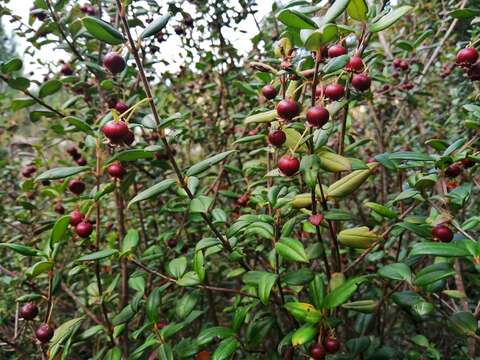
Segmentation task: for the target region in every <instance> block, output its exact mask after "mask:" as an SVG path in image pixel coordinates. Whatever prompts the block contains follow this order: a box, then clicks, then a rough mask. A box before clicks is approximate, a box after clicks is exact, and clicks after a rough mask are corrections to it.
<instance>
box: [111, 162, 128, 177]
mask: <svg viewBox="0 0 480 360" xmlns="http://www.w3.org/2000/svg"><path fill="white" fill-rule="evenodd" d="M107 172H108V174H109V175H110V176H111V177H113V178H115V179H121V178H122V176H123V175H124V174H125V170H124V168H123V166H122V164H121V163H119V162H116V163H114V164H112V165H110V166H109V167H108V168H107Z"/></svg>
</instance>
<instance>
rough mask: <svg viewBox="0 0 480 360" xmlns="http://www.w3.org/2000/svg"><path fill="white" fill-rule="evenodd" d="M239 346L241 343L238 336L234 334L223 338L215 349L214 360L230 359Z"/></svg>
mask: <svg viewBox="0 0 480 360" xmlns="http://www.w3.org/2000/svg"><path fill="white" fill-rule="evenodd" d="M239 347H240V343H239V342H238V340H237V338H235V337H233V336H232V337H228V338H226V339H223V340H222V341H221V342H220V344H218V347H217V348H216V349H215V352H214V353H213V355H212V360H225V359H228V358H229V357H230V356H231V355H232V354H233V353H234V352H235V351H236V350H237V349H238V348H239Z"/></svg>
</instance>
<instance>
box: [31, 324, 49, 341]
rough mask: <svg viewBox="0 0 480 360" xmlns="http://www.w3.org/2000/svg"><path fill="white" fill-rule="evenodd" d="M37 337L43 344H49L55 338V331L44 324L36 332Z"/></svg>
mask: <svg viewBox="0 0 480 360" xmlns="http://www.w3.org/2000/svg"><path fill="white" fill-rule="evenodd" d="M35 336H36V337H37V339H38V341H40V342H41V343H46V342H49V341H50V339H51V338H52V337H53V329H52V327H51V326H50V325H48V324H42V325H40V326H39V327H38V328H37V330H36V331H35Z"/></svg>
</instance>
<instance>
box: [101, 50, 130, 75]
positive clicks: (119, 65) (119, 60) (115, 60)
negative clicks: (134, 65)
mask: <svg viewBox="0 0 480 360" xmlns="http://www.w3.org/2000/svg"><path fill="white" fill-rule="evenodd" d="M103 66H105V67H106V68H107V69H108V70H109V71H110V72H111V73H112V74H118V73H119V72H122V71H123V69H125V67H126V66H127V63H126V62H125V60H124V59H123V57H122V56H121V55H120V54H119V53H116V52H113V51H112V52H109V53H108V54H107V55H105V56H104V57H103Z"/></svg>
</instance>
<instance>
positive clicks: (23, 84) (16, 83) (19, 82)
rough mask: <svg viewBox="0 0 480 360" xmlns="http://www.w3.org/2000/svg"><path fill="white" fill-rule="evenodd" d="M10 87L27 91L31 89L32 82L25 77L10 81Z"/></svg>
mask: <svg viewBox="0 0 480 360" xmlns="http://www.w3.org/2000/svg"><path fill="white" fill-rule="evenodd" d="M8 85H9V86H10V87H11V88H12V89H15V90H27V89H28V88H29V87H30V80H28V79H27V78H24V77H21V76H19V77H16V78H13V79H8Z"/></svg>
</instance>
